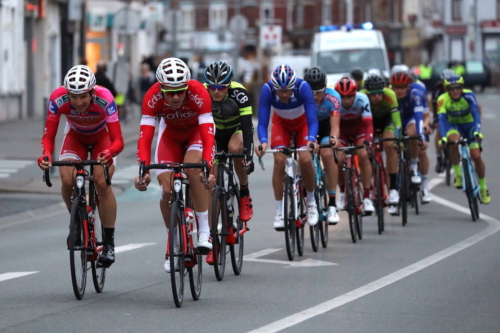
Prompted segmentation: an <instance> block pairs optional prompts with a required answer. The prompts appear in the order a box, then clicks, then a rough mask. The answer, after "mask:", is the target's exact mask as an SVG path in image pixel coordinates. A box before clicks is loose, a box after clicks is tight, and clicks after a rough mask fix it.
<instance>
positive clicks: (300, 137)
mask: <svg viewBox="0 0 500 333" xmlns="http://www.w3.org/2000/svg"><path fill="white" fill-rule="evenodd" d="M272 124H273V126H272V128H271V149H275V148H278V147H290V145H291V141H292V135H293V134H295V147H297V148H301V147H306V146H307V141H308V140H307V136H308V134H309V133H308V131H309V129H308V127H307V120H306V115H305V114H303V115H302V116H300V117H299V118H295V119H284V118H281V117H280V116H278V115H277V114H276V113H274V114H273V119H272Z"/></svg>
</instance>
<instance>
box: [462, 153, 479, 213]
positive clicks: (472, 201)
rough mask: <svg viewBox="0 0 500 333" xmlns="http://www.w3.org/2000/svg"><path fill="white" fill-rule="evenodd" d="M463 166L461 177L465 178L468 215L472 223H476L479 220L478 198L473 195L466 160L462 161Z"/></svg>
mask: <svg viewBox="0 0 500 333" xmlns="http://www.w3.org/2000/svg"><path fill="white" fill-rule="evenodd" d="M462 166H463V177H464V178H465V195H466V196H467V201H468V202H469V209H470V215H471V217H472V221H474V222H475V221H476V220H477V219H478V218H479V206H478V203H477V201H478V198H477V196H475V195H474V189H473V187H472V178H471V175H470V170H469V166H468V161H467V160H466V159H463V160H462Z"/></svg>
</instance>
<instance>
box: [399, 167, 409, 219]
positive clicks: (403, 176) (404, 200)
mask: <svg viewBox="0 0 500 333" xmlns="http://www.w3.org/2000/svg"><path fill="white" fill-rule="evenodd" d="M407 168H408V164H407V163H406V162H405V161H401V162H400V163H399V172H398V174H399V204H400V209H401V220H402V224H403V227H404V226H405V225H406V223H407V222H408V193H407V192H408V172H409V171H408V170H407Z"/></svg>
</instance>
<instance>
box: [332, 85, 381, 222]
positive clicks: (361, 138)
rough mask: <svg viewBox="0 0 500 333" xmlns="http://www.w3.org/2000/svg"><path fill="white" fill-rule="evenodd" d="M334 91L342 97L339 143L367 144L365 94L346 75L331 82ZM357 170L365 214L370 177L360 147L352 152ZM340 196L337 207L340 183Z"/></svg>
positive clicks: (369, 121)
mask: <svg viewBox="0 0 500 333" xmlns="http://www.w3.org/2000/svg"><path fill="white" fill-rule="evenodd" d="M335 90H337V92H338V93H339V94H340V97H341V98H342V103H341V105H342V107H341V111H340V136H339V141H340V143H341V144H342V145H343V146H347V145H348V144H349V142H354V144H355V145H360V144H364V143H370V142H371V140H372V136H373V124H372V111H371V109H370V101H369V100H368V97H366V95H365V94H362V93H360V92H356V91H357V87H356V82H355V81H354V80H353V79H350V78H348V77H343V78H341V79H340V81H339V82H337V83H336V84H335ZM356 154H357V155H358V158H359V166H360V169H361V181H362V183H363V189H364V191H363V211H364V212H365V213H367V214H371V213H373V211H374V210H375V208H374V207H373V203H372V201H371V199H370V186H371V177H372V166H371V164H370V160H369V159H368V152H367V151H366V150H365V149H360V150H358V151H357V152H356ZM343 160H344V154H339V165H342V163H343ZM339 179H340V182H339V183H341V184H343V183H344V173H343V172H340V173H339ZM340 192H341V193H340V196H339V202H338V203H337V207H338V208H339V209H340V210H343V209H344V201H345V193H344V186H342V185H341V186H340Z"/></svg>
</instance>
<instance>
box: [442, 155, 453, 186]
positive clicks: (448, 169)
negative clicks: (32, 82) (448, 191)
mask: <svg viewBox="0 0 500 333" xmlns="http://www.w3.org/2000/svg"><path fill="white" fill-rule="evenodd" d="M443 154H444V161H443V164H444V170H445V183H446V186H450V185H451V160H450V156H449V153H448V148H447V147H444V149H443Z"/></svg>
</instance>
